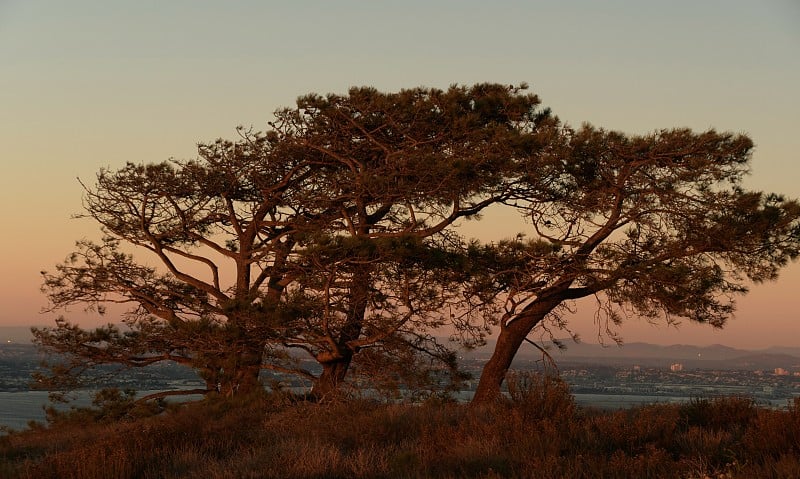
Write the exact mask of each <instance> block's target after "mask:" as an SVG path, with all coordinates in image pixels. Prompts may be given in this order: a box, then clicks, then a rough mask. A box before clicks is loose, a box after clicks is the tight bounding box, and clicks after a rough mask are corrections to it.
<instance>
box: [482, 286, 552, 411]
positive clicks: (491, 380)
mask: <svg viewBox="0 0 800 479" xmlns="http://www.w3.org/2000/svg"><path fill="white" fill-rule="evenodd" d="M560 302H561V301H560V300H555V299H550V300H547V301H542V302H538V301H537V302H534V303H532V304H530V305H529V306H527V307H526V308H525V309H523V310H522V312H520V313H519V314H518V315H517V316H516V317H515V318H514V319H513V320H512V321H511V322H509V323H508V324H507V325H506V327H504V328H502V329H501V330H500V335H499V336H498V337H497V345H496V346H495V348H494V352H493V353H492V357H491V358H489V361H488V362H487V363H486V365H485V366H484V367H483V371H482V372H481V378H480V380H479V381H478V388H477V389H476V390H475V396H473V398H472V403H473V404H481V403H488V402H492V401H496V400H498V399H499V398H500V386H502V384H503V381H505V379H506V374H507V373H508V369H509V368H510V367H511V362H512V361H513V360H514V356H516V354H517V351H519V347H520V346H521V345H522V342H523V341H525V338H526V337H527V336H528V334H530V332H531V330H533V328H534V327H535V326H536V325H537V324H539V322H540V321H541V320H542V319H544V317H545V316H547V314H548V313H549V312H550V311H552V310H553V308H554V307H556V305H558V304H559V303H560Z"/></svg>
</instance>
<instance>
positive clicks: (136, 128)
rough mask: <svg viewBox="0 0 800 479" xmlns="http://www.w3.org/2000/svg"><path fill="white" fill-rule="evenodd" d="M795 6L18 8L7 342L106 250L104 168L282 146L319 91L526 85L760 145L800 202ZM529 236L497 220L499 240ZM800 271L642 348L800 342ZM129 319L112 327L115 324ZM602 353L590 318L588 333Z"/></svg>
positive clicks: (3, 56) (566, 112)
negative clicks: (728, 311)
mask: <svg viewBox="0 0 800 479" xmlns="http://www.w3.org/2000/svg"><path fill="white" fill-rule="evenodd" d="M798 52H800V3H798V2H797V1H796V0H761V1H759V2H753V1H742V0H724V1H723V0H706V1H703V2H697V1H696V0H693V1H685V0H673V1H670V2H662V1H643V0H608V1H604V2H595V1H590V0H583V1H578V0H563V1H553V2H544V1H530V0H529V1H512V0H497V1H494V2H486V1H472V0H459V1H445V0H426V1H417V0H404V1H402V2H401V1H393V2H390V1H377V0H372V1H366V0H364V1H354V0H339V1H336V2H330V1H321V0H320V1H296V2H285V1H284V2H277V1H274V2H273V1H234V0H231V1H226V2H218V1H205V0H171V1H169V2H163V1H148V0H139V1H122V0H94V1H89V0H71V1H69V2H64V1H59V0H24V1H21V0H20V1H18V0H0V166H2V174H0V195H1V196H0V218H2V221H3V227H2V233H1V234H0V266H1V267H2V274H0V326H26V325H48V324H52V322H53V320H54V319H55V317H57V316H58V314H65V315H66V316H68V317H79V318H80V321H81V324H85V325H91V324H94V323H96V322H97V320H96V319H95V318H92V317H89V316H83V315H81V313H80V311H79V309H75V310H70V311H67V312H61V313H58V314H56V313H42V312H41V311H42V308H43V307H44V306H45V305H46V299H45V297H44V295H43V294H42V293H41V292H40V290H39V288H40V284H41V277H40V273H39V272H40V271H41V270H53V268H54V265H55V264H57V263H58V262H60V261H62V260H63V259H64V258H65V257H66V255H67V254H68V253H69V252H70V251H72V249H73V246H74V242H75V241H76V240H78V239H81V238H93V237H97V236H98V228H97V227H96V225H94V224H92V222H91V221H90V220H85V219H83V220H81V219H72V216H73V215H75V214H77V213H80V212H81V197H82V189H81V186H80V184H79V183H78V181H77V178H81V179H82V180H84V181H86V182H88V183H90V184H91V182H92V181H93V178H94V175H95V173H96V172H97V171H98V170H99V169H100V168H112V169H113V168H118V167H120V166H122V165H124V164H125V163H126V162H135V163H147V162H160V161H163V160H166V159H168V158H192V157H194V156H195V153H196V144H197V143H198V142H201V141H210V140H214V139H216V138H234V137H235V134H236V132H235V127H236V126H238V125H244V126H253V127H254V128H255V129H262V130H263V129H265V128H266V127H267V121H269V120H271V119H272V112H273V111H274V110H276V109H278V108H280V107H282V106H288V105H291V104H292V103H293V102H294V100H295V99H296V98H297V97H298V96H300V95H302V94H306V93H310V92H316V93H323V94H324V93H328V92H337V93H342V92H346V90H347V89H348V87H350V86H360V85H369V86H374V87H376V88H378V89H379V90H383V91H396V90H399V89H401V88H407V87H415V86H428V87H438V88H446V87H447V86H449V85H451V84H454V83H457V84H467V85H468V84H472V83H477V82H498V83H508V84H518V83H520V82H527V83H529V84H530V86H531V91H532V92H534V93H537V94H538V95H539V96H540V97H541V99H542V101H543V104H544V105H546V106H549V107H551V108H552V109H553V111H554V113H555V114H556V115H558V116H559V117H560V118H561V119H562V120H563V121H564V122H566V123H568V124H571V125H574V126H578V125H580V124H582V123H584V122H589V123H592V124H594V125H596V126H599V127H603V128H606V129H613V130H620V131H623V132H627V133H647V132H650V131H653V130H657V129H662V128H673V127H690V128H693V129H696V130H700V131H702V130H706V129H709V128H712V127H713V128H715V129H717V130H722V131H733V132H742V133H747V134H748V135H750V136H751V137H752V138H753V139H754V141H755V143H756V150H755V153H754V156H753V161H752V173H751V175H750V176H749V177H748V179H747V181H746V185H747V186H748V187H750V188H752V189H758V190H765V191H774V192H779V193H783V194H786V195H787V196H789V197H794V198H797V197H800V184H798V179H800V163H799V162H798V161H797V156H798V151H800V133H798V132H799V131H800V91H798V85H800V55H799V54H798ZM524 228H525V226H524V225H520V224H518V223H517V222H516V221H514V220H513V218H509V217H502V216H500V217H496V215H495V217H494V218H492V219H491V220H490V219H489V217H488V216H487V219H486V220H484V221H482V222H479V223H476V222H472V223H470V224H469V225H468V229H465V230H464V232H465V233H467V234H469V235H472V236H476V237H480V238H481V239H485V240H493V239H499V238H501V237H502V236H511V235H513V234H514V233H516V232H517V231H519V230H524ZM798 286H800V265H798V264H793V265H792V266H790V267H789V268H787V269H786V270H784V272H783V273H782V275H781V278H780V279H779V280H778V281H777V282H775V283H769V284H764V285H755V286H753V287H752V290H751V292H750V294H748V295H747V296H745V297H742V298H739V299H738V301H737V304H738V311H737V313H736V315H735V317H734V318H733V319H732V320H731V321H730V322H729V324H728V326H727V327H726V328H725V329H723V330H721V331H720V330H713V329H711V328H709V327H707V326H702V325H693V324H689V323H687V322H684V323H683V324H682V325H681V326H680V327H678V328H675V327H666V326H664V325H651V324H648V323H646V322H644V321H640V320H636V319H635V318H634V319H631V320H629V321H627V322H626V323H625V324H624V325H623V326H622V327H620V328H619V329H618V332H619V333H620V334H621V336H622V337H623V339H624V340H625V341H626V342H636V341H647V342H652V343H657V344H678V343H681V344H697V345H706V344H714V343H721V344H726V345H730V346H735V347H745V348H764V347H768V346H772V345H783V346H798V345H800V334H798V332H800V294H798V292H800V288H798ZM108 319H111V318H104V319H103V321H107V320H108ZM571 324H572V326H573V328H574V329H575V330H576V331H577V332H578V333H580V334H581V335H582V337H583V338H584V341H585V342H596V341H597V338H596V336H597V334H596V333H597V325H596V324H595V323H594V321H593V318H592V308H591V305H578V313H577V314H576V315H575V317H574V318H573V319H572V320H571Z"/></svg>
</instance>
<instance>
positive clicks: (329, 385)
mask: <svg viewBox="0 0 800 479" xmlns="http://www.w3.org/2000/svg"><path fill="white" fill-rule="evenodd" d="M351 361H352V356H346V357H341V358H337V359H334V360H332V361H329V362H326V363H323V364H322V374H320V376H319V377H318V378H317V380H316V381H315V382H314V387H313V388H312V389H311V396H312V397H313V398H314V399H315V400H317V401H326V400H330V399H332V398H334V397H335V396H336V394H337V393H338V391H339V386H341V384H342V383H344V380H345V377H346V376H347V370H348V369H349V368H350V362H351Z"/></svg>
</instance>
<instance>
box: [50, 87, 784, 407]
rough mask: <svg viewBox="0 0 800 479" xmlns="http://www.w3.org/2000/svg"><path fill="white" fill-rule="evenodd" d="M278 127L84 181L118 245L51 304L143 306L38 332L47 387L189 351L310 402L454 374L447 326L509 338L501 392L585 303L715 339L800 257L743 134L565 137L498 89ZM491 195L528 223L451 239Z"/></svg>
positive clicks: (78, 257) (232, 388)
mask: <svg viewBox="0 0 800 479" xmlns="http://www.w3.org/2000/svg"><path fill="white" fill-rule="evenodd" d="M269 126H270V128H269V129H268V130H267V131H266V132H264V133H258V132H253V131H250V130H246V129H239V134H240V138H239V139H237V140H236V141H226V140H217V141H215V142H212V143H207V144H201V145H200V146H199V147H198V157H197V158H195V159H192V160H180V161H170V162H163V163H155V164H154V163H143V164H128V165H126V166H124V167H122V168H120V169H119V170H105V169H104V170H101V171H100V172H99V173H98V175H97V178H96V181H95V183H94V184H93V185H86V186H84V188H85V201H84V206H85V213H84V215H83V216H85V217H87V218H90V219H91V220H93V221H95V222H96V223H97V224H98V225H99V226H100V228H101V229H102V231H103V234H104V238H103V240H102V241H100V242H91V241H86V240H84V241H80V242H79V243H78V244H77V249H76V251H75V252H74V253H72V254H71V255H70V256H69V257H68V258H67V260H66V261H65V262H64V263H62V264H60V265H58V266H57V267H56V270H55V271H54V272H52V273H44V286H43V289H44V291H45V292H46V294H47V295H48V298H49V299H50V302H51V308H52V309H53V310H56V309H60V308H64V307H66V306H69V305H73V304H82V305H86V306H87V307H88V308H90V309H92V310H94V311H96V312H98V313H102V312H103V311H104V308H105V307H106V306H107V305H108V304H111V303H121V304H125V305H128V306H129V309H128V310H127V313H126V314H125V316H124V323H125V326H124V327H122V328H121V327H120V326H117V325H113V324H110V325H108V326H105V327H101V328H97V329H94V330H85V329H83V328H80V327H78V326H77V325H75V324H72V323H70V322H69V321H68V320H66V319H59V320H58V322H57V323H56V326H55V327H53V328H43V329H37V330H35V336H36V340H37V341H38V342H39V344H41V345H42V346H44V347H45V348H47V349H48V350H50V351H52V352H57V353H61V354H64V355H66V357H67V358H68V359H69V362H67V363H66V364H64V363H59V364H56V365H55V367H54V369H53V373H54V374H53V375H52V377H51V379H52V380H53V381H55V384H61V385H64V386H68V385H74V384H75V383H74V381H75V380H76V379H78V378H80V376H81V374H82V373H83V372H84V371H85V370H86V369H87V368H91V367H94V366H97V365H100V364H120V365H123V366H126V367H138V366H144V365H148V364H152V363H155V362H159V361H174V362H178V363H181V364H185V365H188V366H190V367H192V368H195V369H196V370H197V371H198V373H199V374H200V376H201V377H202V378H203V379H204V380H205V382H206V391H209V392H211V391H217V392H220V393H222V394H227V395H230V394H234V393H237V392H241V391H248V390H252V389H253V388H255V387H258V386H259V379H258V378H259V373H260V372H261V371H262V370H264V369H270V370H274V371H280V372H283V373H288V374H296V375H300V376H303V377H306V378H307V379H309V380H310V381H311V382H312V383H313V389H312V395H313V396H314V397H316V398H318V399H322V398H326V397H328V396H330V395H333V394H336V393H337V392H338V391H339V390H340V389H341V386H342V385H343V384H346V383H347V382H348V378H351V377H353V375H354V374H355V375H356V376H357V377H358V378H359V381H360V382H359V384H369V386H367V387H376V386H377V385H379V384H380V385H393V384H394V385H396V384H400V383H405V384H406V386H407V387H409V388H422V387H423V385H424V388H425V389H426V390H427V389H430V387H431V385H435V384H451V385H454V384H456V382H457V380H458V378H459V377H460V373H459V372H458V370H457V364H456V360H455V354H454V351H453V350H452V348H449V347H447V345H446V344H442V343H441V342H440V341H438V340H437V338H436V336H435V335H436V334H437V332H440V331H442V330H448V331H451V332H453V334H454V335H455V336H460V337H462V338H465V339H467V340H478V341H480V340H481V339H482V336H481V335H482V334H483V331H485V330H486V328H487V327H497V328H498V329H499V337H498V342H497V347H496V349H495V351H494V354H493V356H492V358H491V359H490V360H489V362H488V363H487V365H486V367H485V369H484V371H483V373H482V376H481V380H480V384H479V387H478V391H477V393H476V396H475V398H476V401H487V400H491V399H493V398H495V397H497V395H498V394H499V392H500V386H501V383H502V381H503V380H504V378H505V375H506V372H507V371H508V368H509V367H510V364H511V360H512V359H513V357H514V355H515V354H516V352H517V350H518V348H519V347H520V345H521V344H522V343H523V342H524V341H526V340H527V338H528V335H529V334H530V333H531V332H532V331H533V330H534V328H537V327H557V328H568V325H567V317H566V315H565V313H566V311H568V310H569V308H570V305H571V302H572V301H574V300H576V299H579V298H583V297H589V296H594V297H596V298H597V305H598V306H597V308H598V314H600V315H601V316H602V317H603V318H605V320H606V321H609V322H613V323H617V322H619V321H620V320H621V319H622V318H623V317H624V316H625V315H636V316H644V317H648V318H663V319H665V320H667V321H670V320H673V319H674V318H688V319H690V320H693V321H699V322H704V323H709V324H711V325H712V326H715V327H721V326H722V325H723V324H724V322H725V320H726V318H727V317H729V315H730V314H731V313H732V312H733V309H734V303H733V295H735V294H740V293H744V292H746V290H747V285H748V283H749V282H750V281H756V282H760V281H767V280H773V279H775V278H776V277H777V274H778V272H779V270H780V269H781V268H782V267H783V266H785V265H786V264H787V262H788V261H790V260H792V259H794V258H796V257H797V255H798V251H799V250H798V247H799V246H798V245H800V241H799V240H800V222H799V221H798V218H800V205H798V204H797V203H796V202H795V201H792V200H787V199H784V198H783V197H781V196H780V195H775V194H767V193H761V192H753V191H747V190H746V189H744V187H743V186H742V179H743V177H744V176H745V175H746V174H747V172H748V164H749V160H750V156H751V152H752V148H753V145H752V142H751V140H750V139H749V138H747V137H746V136H744V135H735V134H729V133H718V132H716V131H713V130H711V131H706V132H702V133H695V132H692V131H690V130H686V129H673V130H662V131H657V132H655V133H652V134H649V135H638V136H637V135H626V134H623V133H619V132H611V131H605V130H602V129H597V128H594V127H591V126H589V125H586V126H583V127H581V128H578V129H574V128H571V127H569V126H566V125H563V124H561V123H560V122H559V120H558V119H557V118H556V117H555V116H553V115H552V114H551V113H550V111H549V110H548V109H544V108H541V106H540V101H539V99H538V97H536V96H535V95H532V94H528V93H527V92H526V87H525V86H524V85H523V86H520V87H514V86H510V87H509V86H506V85H496V84H479V85H474V86H469V87H467V86H453V87H450V88H449V89H447V90H438V89H431V88H415V89H409V90H402V91H400V92H397V93H381V92H378V91H377V90H375V89H372V88H353V89H351V90H350V91H349V92H348V94H346V95H334V94H330V95H326V96H320V95H314V94H312V95H307V96H303V97H300V98H299V99H298V100H297V103H296V105H295V106H294V107H291V108H285V109H282V110H278V111H277V112H275V119H274V121H272V122H270V123H269ZM492 205H495V207H503V208H509V209H513V210H514V211H517V212H519V214H520V216H521V218H522V219H524V220H525V221H527V225H528V226H527V228H528V231H526V232H525V233H524V234H521V235H519V236H518V237H517V238H512V239H509V240H505V241H501V242H498V243H480V242H478V241H477V240H472V239H466V238H462V237H461V236H460V235H459V234H458V229H457V227H456V226H457V222H458V221H459V220H460V219H462V218H479V217H480V215H481V214H483V213H485V211H486V210H487V208H488V207H489V206H492ZM151 263H154V264H155V266H152V265H151ZM468 342H469V341H468ZM302 360H310V361H312V363H314V364H316V366H314V367H307V366H304V363H303V362H302ZM442 374H445V375H446V376H447V378H444V379H443V377H442ZM364 381H367V382H366V383H364Z"/></svg>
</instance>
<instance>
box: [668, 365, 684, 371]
mask: <svg viewBox="0 0 800 479" xmlns="http://www.w3.org/2000/svg"><path fill="white" fill-rule="evenodd" d="M669 370H670V371H672V372H673V373H677V372H680V371H683V364H681V363H675V364H671V365H670V366H669Z"/></svg>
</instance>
